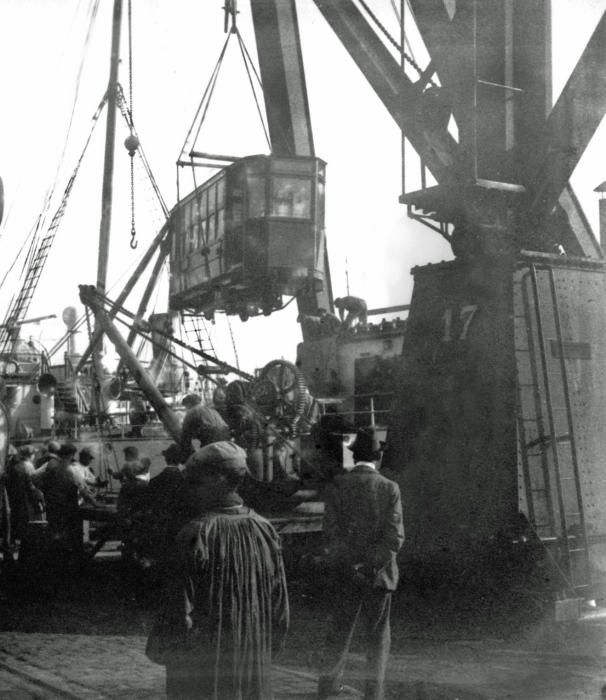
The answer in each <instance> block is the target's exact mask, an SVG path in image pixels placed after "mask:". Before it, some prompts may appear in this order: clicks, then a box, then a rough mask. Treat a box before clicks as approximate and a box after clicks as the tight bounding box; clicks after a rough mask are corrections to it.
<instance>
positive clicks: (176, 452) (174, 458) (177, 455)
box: [162, 442, 181, 464]
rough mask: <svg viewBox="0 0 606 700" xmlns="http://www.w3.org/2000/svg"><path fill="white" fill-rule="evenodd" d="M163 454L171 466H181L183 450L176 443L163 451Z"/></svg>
mask: <svg viewBox="0 0 606 700" xmlns="http://www.w3.org/2000/svg"><path fill="white" fill-rule="evenodd" d="M162 454H163V455H164V458H165V459H166V461H167V462H168V463H169V464H179V462H180V461H181V448H180V447H179V445H176V444H175V443H174V442H173V443H172V444H171V445H169V446H168V447H167V448H166V449H165V450H162Z"/></svg>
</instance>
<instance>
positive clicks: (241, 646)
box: [8, 406, 404, 700]
mask: <svg viewBox="0 0 606 700" xmlns="http://www.w3.org/2000/svg"><path fill="white" fill-rule="evenodd" d="M202 408H203V407H196V406H192V407H191V408H190V410H189V412H188V416H186V419H185V421H184V424H183V439H182V441H181V443H180V444H173V445H171V446H170V447H168V449H167V450H165V451H164V458H165V462H166V466H165V468H164V469H163V470H162V471H161V472H160V473H159V474H158V475H157V476H155V477H154V478H151V479H150V474H149V463H147V464H146V462H145V459H144V458H141V457H140V456H139V454H138V452H137V450H136V448H134V447H129V448H126V450H125V454H124V457H125V460H124V464H123V466H122V467H121V468H120V469H119V470H118V471H113V472H111V475H112V476H113V477H115V478H117V479H119V480H120V482H121V489H120V493H119V497H118V513H119V516H120V517H121V518H122V519H123V521H124V523H125V525H126V526H127V531H128V536H127V539H128V541H129V543H130V547H131V550H132V551H131V555H135V554H136V556H139V557H146V556H149V557H150V558H153V559H154V560H155V561H156V562H159V563H160V564H161V566H160V570H161V571H162V572H163V576H162V583H161V587H160V594H159V597H160V598H161V605H160V609H159V614H158V616H157V619H156V622H155V624H154V626H153V629H152V631H151V634H150V636H149V639H148V644H147V650H146V653H147V655H148V657H149V658H150V659H151V660H152V661H154V662H155V663H159V664H162V665H164V666H165V668H166V691H167V696H168V697H169V698H208V699H209V700H210V699H212V700H244V698H248V699H254V700H268V699H269V700H270V699H271V698H272V697H273V695H272V680H271V661H272V655H273V654H275V653H276V652H277V651H278V650H279V649H280V648H281V647H282V646H283V644H284V643H285V638H286V633H287V630H288V626H289V601H288V591H287V580H286V573H285V568H284V563H283V557H282V549H281V542H280V537H279V535H278V534H277V532H276V530H275V529H274V527H273V526H272V524H271V523H270V521H269V520H268V519H266V518H264V517H262V516H261V515H259V514H258V513H256V512H255V511H254V510H253V509H252V508H251V507H250V506H249V505H248V504H247V503H246V502H245V499H243V497H242V495H241V494H242V493H245V492H244V491H243V490H242V484H243V482H245V481H246V479H250V478H251V477H250V464H249V460H248V456H247V452H246V451H245V450H244V449H243V448H242V447H241V446H239V445H238V444H236V442H235V441H234V440H233V439H232V438H231V436H230V432H229V429H228V426H227V424H226V423H225V422H224V421H223V419H222V418H221V416H220V415H219V414H218V412H216V411H214V409H211V408H208V407H204V408H205V410H202ZM350 449H352V452H353V457H354V462H355V466H354V468H353V469H351V470H349V471H346V470H343V469H340V470H339V469H336V470H335V472H334V474H333V478H332V480H331V481H330V483H329V484H328V485H327V486H326V488H325V490H324V501H325V522H324V535H325V538H324V544H323V548H322V550H321V551H319V552H318V553H317V554H316V555H315V556H313V557H311V558H310V559H309V560H308V564H309V566H310V567H311V568H312V569H313V574H314V575H320V576H322V577H324V579H325V581H326V587H327V591H329V593H330V595H331V600H334V601H335V609H334V623H333V626H332V630H331V633H330V635H329V638H328V639H327V644H326V650H325V653H324V656H323V660H322V667H321V669H320V676H319V682H318V697H319V698H328V697H331V696H333V695H338V694H339V692H340V690H341V684H342V681H343V673H344V667H345V660H346V657H347V653H348V650H349V644H350V642H351V639H352V636H353V632H354V629H355V628H356V625H358V624H361V623H362V624H363V625H364V627H365V634H366V642H367V681H366V688H365V698H367V699H368V700H382V698H384V679H385V668H386V663H387V658H388V655H389V646H390V607H391V595H392V591H393V590H395V588H396V586H397V583H398V567H397V563H396V555H397V553H398V551H399V549H400V547H401V546H402V543H403V540H404V529H403V523H402V507H401V500H400V492H399V488H398V486H397V485H396V484H395V483H394V482H392V481H390V480H389V479H387V478H385V477H384V476H383V475H381V474H380V472H379V470H378V465H379V462H380V458H381V448H380V445H379V443H378V442H377V440H376V439H375V436H374V432H373V431H372V430H370V429H368V430H359V431H358V433H357V436H356V438H355V440H354V442H353V444H352V446H351V448H350ZM92 458H93V455H92V453H91V452H90V451H89V450H87V449H86V448H83V449H82V450H80V452H79V453H78V451H77V449H76V447H75V446H74V445H73V444H71V443H64V444H62V445H59V444H57V443H56V442H54V441H49V442H48V443H47V444H46V446H45V449H44V450H43V451H42V452H41V453H40V454H38V455H37V454H36V453H35V451H34V450H33V448H32V447H31V446H28V445H25V446H23V447H21V448H20V449H19V450H18V451H17V454H14V455H13V458H12V460H11V465H10V467H9V479H8V483H10V488H9V500H10V501H11V503H12V504H14V506H13V508H14V515H13V518H12V524H13V526H14V537H16V538H27V528H28V526H29V524H30V523H32V522H35V521H36V519H37V518H42V514H43V513H45V515H46V520H47V522H48V531H49V533H51V534H52V538H53V539H55V540H56V541H61V542H62V543H63V545H64V547H65V551H66V552H68V553H70V554H74V553H75V554H80V553H81V547H82V534H81V521H80V516H79V507H80V505H81V504H82V503H90V504H92V505H95V504H96V502H97V501H96V499H97V496H96V493H95V490H96V489H97V488H99V487H100V486H102V483H100V480H99V477H98V476H96V475H95V474H94V472H92V470H91V468H90V465H91V461H92ZM331 591H332V592H331Z"/></svg>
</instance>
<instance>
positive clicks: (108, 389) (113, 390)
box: [101, 377, 122, 401]
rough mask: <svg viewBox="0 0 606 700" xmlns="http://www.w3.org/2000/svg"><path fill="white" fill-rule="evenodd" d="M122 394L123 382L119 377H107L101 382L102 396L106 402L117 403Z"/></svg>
mask: <svg viewBox="0 0 606 700" xmlns="http://www.w3.org/2000/svg"><path fill="white" fill-rule="evenodd" d="M121 393H122V382H121V381H120V380H119V379H118V377H105V378H104V379H103V380H102V381H101V396H102V397H103V398H104V399H105V400H106V401H115V400H116V399H118V398H119V397H120V394H121Z"/></svg>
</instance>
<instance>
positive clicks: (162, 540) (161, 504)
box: [137, 443, 189, 574]
mask: <svg viewBox="0 0 606 700" xmlns="http://www.w3.org/2000/svg"><path fill="white" fill-rule="evenodd" d="M162 455H163V457H164V460H165V462H166V466H165V467H164V469H162V471H161V472H160V473H159V474H158V475H157V476H154V478H153V479H151V480H150V482H149V486H148V488H147V489H146V491H145V495H144V498H143V501H142V512H141V514H140V519H139V523H138V525H139V526H140V529H141V531H140V532H139V533H137V540H138V548H139V551H138V552H137V554H138V555H139V556H140V557H143V558H145V559H146V560H147V564H148V565H150V566H151V565H152V564H160V565H161V568H162V569H165V568H166V562H167V561H169V560H170V559H171V556H172V554H173V550H174V542H175V537H176V536H177V533H178V532H179V530H180V529H181V528H182V527H183V525H185V523H187V522H188V521H189V511H188V505H189V503H188V499H187V497H186V491H185V478H184V476H183V471H182V469H183V467H182V464H181V448H180V447H179V446H178V445H177V444H176V443H172V444H171V445H169V446H168V447H167V448H166V449H165V450H163V451H162ZM163 573H164V571H162V574H163Z"/></svg>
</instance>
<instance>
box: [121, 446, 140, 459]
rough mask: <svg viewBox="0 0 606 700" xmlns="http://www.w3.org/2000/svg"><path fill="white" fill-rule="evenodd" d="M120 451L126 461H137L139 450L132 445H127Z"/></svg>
mask: <svg viewBox="0 0 606 700" xmlns="http://www.w3.org/2000/svg"><path fill="white" fill-rule="evenodd" d="M122 451H123V452H124V456H125V457H126V459H139V450H138V449H137V448H136V447H135V446H134V445H127V446H126V447H125V448H124V449H123V450H122Z"/></svg>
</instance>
